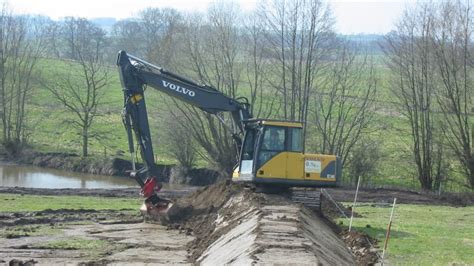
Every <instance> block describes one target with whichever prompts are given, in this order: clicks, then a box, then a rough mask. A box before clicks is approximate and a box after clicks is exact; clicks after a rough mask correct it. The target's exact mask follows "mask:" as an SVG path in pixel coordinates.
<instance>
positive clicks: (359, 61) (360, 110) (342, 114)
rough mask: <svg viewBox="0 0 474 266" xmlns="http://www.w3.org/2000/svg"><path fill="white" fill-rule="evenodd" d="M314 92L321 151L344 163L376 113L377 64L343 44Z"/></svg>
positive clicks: (318, 147) (317, 134)
mask: <svg viewBox="0 0 474 266" xmlns="http://www.w3.org/2000/svg"><path fill="white" fill-rule="evenodd" d="M323 73H324V74H323V75H322V77H321V78H320V82H318V84H319V85H318V88H319V89H318V91H317V92H315V93H314V96H313V97H314V98H313V99H314V103H315V106H314V116H312V119H314V125H315V128H316V134H314V135H315V138H316V139H317V143H316V144H317V146H316V147H315V148H316V150H317V151H319V152H322V153H325V154H337V155H338V156H339V157H340V158H341V161H342V165H344V164H345V163H346V161H347V158H348V156H349V154H350V152H351V149H352V148H353V147H354V145H355V144H356V142H357V141H358V140H359V139H360V137H361V136H362V134H363V133H364V130H367V127H368V125H369V123H370V121H371V119H372V117H373V114H374V102H375V96H376V89H377V79H376V77H375V72H374V67H373V64H372V62H371V60H370V58H368V56H367V54H366V53H365V54H358V53H357V52H356V51H355V50H351V49H350V48H349V46H348V44H346V43H343V44H342V45H341V47H340V50H339V51H338V52H337V53H336V54H335V56H334V61H333V62H331V66H330V67H328V68H327V69H326V70H324V71H323Z"/></svg>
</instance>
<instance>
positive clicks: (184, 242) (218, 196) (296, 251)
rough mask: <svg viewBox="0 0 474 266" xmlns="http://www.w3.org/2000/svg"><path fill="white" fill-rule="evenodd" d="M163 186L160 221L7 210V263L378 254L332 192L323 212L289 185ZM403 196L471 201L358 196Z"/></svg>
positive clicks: (0, 220) (340, 195)
mask: <svg viewBox="0 0 474 266" xmlns="http://www.w3.org/2000/svg"><path fill="white" fill-rule="evenodd" d="M327 191H328V192H329V194H330V195H331V197H332V198H333V199H335V200H336V201H344V202H350V201H352V200H353V196H354V192H353V190H348V189H328V190H327ZM0 193H15V194H40V195H81V196H104V197H137V196H138V189H112V190H108V189H31V188H0ZM161 195H162V196H165V197H168V198H171V199H174V201H175V207H174V208H173V209H172V211H171V212H170V217H169V218H170V219H168V220H166V222H164V223H162V224H161V223H150V222H146V223H145V222H143V217H142V216H141V215H140V214H139V211H138V210H137V211H131V210H120V211H111V210H102V211H97V210H68V209H62V210H43V211H39V212H21V211H19V212H2V213H0V228H1V229H0V263H4V264H9V263H12V264H13V265H21V264H22V263H29V264H35V263H38V264H41V265H51V264H65V263H72V264H82V265H102V264H116V263H126V264H131V263H138V264H146V263H153V264H194V263H202V264H223V263H235V264H239V263H241V264H251V263H284V264H286V263H296V264H298V265H299V264H318V263H321V264H324V265H326V264H333V265H345V264H347V265H350V264H359V265H366V264H370V263H374V262H376V261H377V259H378V257H377V253H376V249H374V247H373V246H372V245H373V244H376V243H375V241H374V240H373V239H372V240H371V239H369V238H368V237H367V236H366V235H363V234H360V233H357V232H352V233H348V232H344V231H341V230H340V229H339V228H338V227H337V225H335V224H334V223H332V222H331V219H332V218H335V217H337V216H338V215H339V214H338V213H339V210H337V208H335V207H333V206H332V205H331V204H329V205H328V203H327V202H326V201H323V215H322V216H324V217H320V216H318V214H315V213H314V212H312V211H310V210H309V209H307V208H305V207H303V206H302V205H300V204H294V203H292V202H290V201H289V200H288V198H285V197H283V196H281V195H267V194H260V193H255V192H254V191H253V190H252V189H250V188H247V187H242V186H240V185H236V184H232V183H229V182H223V183H219V184H216V185H213V186H210V187H206V188H202V189H198V190H196V189H187V190H170V189H165V190H163V192H162V194H161ZM395 196H396V197H397V198H398V199H399V202H403V203H414V204H446V202H447V203H448V204H450V205H455V206H463V205H466V204H472V201H470V200H472V199H471V198H470V197H463V196H459V197H458V198H450V199H448V200H447V201H446V200H444V199H443V198H440V197H437V196H435V195H430V194H423V193H417V192H410V191H399V190H362V191H361V192H359V201H360V202H372V203H380V204H384V203H388V202H391V200H392V199H393V197H395ZM344 211H347V210H344ZM321 239H322V240H323V242H320V241H321ZM351 253H352V255H351Z"/></svg>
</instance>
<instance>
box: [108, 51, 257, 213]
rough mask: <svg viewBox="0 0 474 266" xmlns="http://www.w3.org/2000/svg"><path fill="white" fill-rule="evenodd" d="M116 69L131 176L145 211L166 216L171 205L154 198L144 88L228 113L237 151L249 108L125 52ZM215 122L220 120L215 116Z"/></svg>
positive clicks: (158, 185)
mask: <svg viewBox="0 0 474 266" xmlns="http://www.w3.org/2000/svg"><path fill="white" fill-rule="evenodd" d="M117 66H118V70H119V74H120V80H121V83H122V88H123V95H124V111H123V122H124V125H125V128H126V131H127V136H128V143H129V151H130V153H131V155H132V165H133V166H132V168H133V169H132V172H131V176H132V177H134V178H135V180H136V181H137V182H138V184H139V185H140V186H141V188H142V194H143V196H144V197H145V198H146V200H145V205H146V210H147V211H148V212H156V213H160V212H166V211H167V210H168V209H169V207H170V203H171V201H169V200H166V199H162V198H160V197H158V195H157V194H156V193H157V192H158V191H159V190H160V189H161V187H162V184H161V183H160V182H158V179H159V177H160V176H159V175H160V173H159V172H158V171H157V168H156V165H155V161H154V158H155V157H154V153H153V146H152V141H151V135H150V127H149V122H148V114H147V107H146V101H145V95H144V90H145V87H146V86H150V87H153V88H155V89H157V90H159V91H161V92H164V93H166V94H168V95H170V96H172V97H174V98H176V99H179V100H181V101H184V102H186V103H188V104H191V105H193V106H195V107H198V108H200V109H201V110H203V111H205V112H207V113H210V114H214V115H217V114H219V113H220V112H230V113H231V114H232V118H233V120H234V124H235V127H234V128H236V129H237V130H235V131H234V132H232V137H233V138H234V140H235V141H236V143H237V145H238V146H239V149H240V145H241V143H242V137H243V135H244V130H245V124H244V123H245V122H244V121H246V120H248V119H250V118H252V116H251V113H250V105H249V104H248V101H247V99H246V98H239V99H233V98H230V97H228V96H227V95H225V94H223V93H222V92H220V91H219V90H217V89H215V88H213V87H211V86H207V85H199V84H198V83H196V82H194V81H192V80H189V79H187V78H184V77H181V76H179V75H177V74H174V73H172V72H169V71H166V70H165V69H163V68H161V67H159V66H156V65H153V64H151V63H149V62H147V61H145V60H142V59H139V58H137V57H135V56H132V55H129V54H127V53H126V52H125V51H120V52H119V54H118V58H117ZM218 118H220V117H219V116H218ZM221 122H222V120H221ZM229 128H230V127H229ZM134 135H135V139H136V141H137V143H138V146H139V150H140V155H141V158H142V159H143V162H144V166H143V167H142V168H140V169H136V168H135V161H134V158H135V145H134V141H133V140H134ZM143 180H145V181H143Z"/></svg>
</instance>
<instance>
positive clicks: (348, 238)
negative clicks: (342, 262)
mask: <svg viewBox="0 0 474 266" xmlns="http://www.w3.org/2000/svg"><path fill="white" fill-rule="evenodd" d="M340 236H341V237H342V239H343V240H344V242H345V243H346V245H347V246H348V247H350V249H351V251H352V254H354V256H355V257H356V262H357V265H374V264H376V263H377V262H378V260H379V257H378V253H377V249H376V248H375V247H374V246H373V245H375V244H376V243H377V240H376V239H374V238H371V237H370V236H369V235H367V234H366V233H361V232H356V231H351V232H349V231H347V230H345V231H343V232H341V233H340Z"/></svg>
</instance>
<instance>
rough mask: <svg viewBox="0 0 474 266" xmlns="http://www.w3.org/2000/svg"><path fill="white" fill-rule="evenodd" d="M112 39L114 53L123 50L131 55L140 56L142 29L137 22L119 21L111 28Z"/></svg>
mask: <svg viewBox="0 0 474 266" xmlns="http://www.w3.org/2000/svg"><path fill="white" fill-rule="evenodd" d="M111 35H112V39H113V40H114V42H113V46H114V47H115V52H117V51H119V50H125V51H127V52H129V53H131V54H134V55H137V56H142V57H144V55H143V54H142V50H141V47H142V46H143V43H142V36H143V33H142V27H141V25H140V22H139V21H137V20H135V19H134V20H121V21H118V22H117V23H115V24H114V26H113V27H112V33H111Z"/></svg>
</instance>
